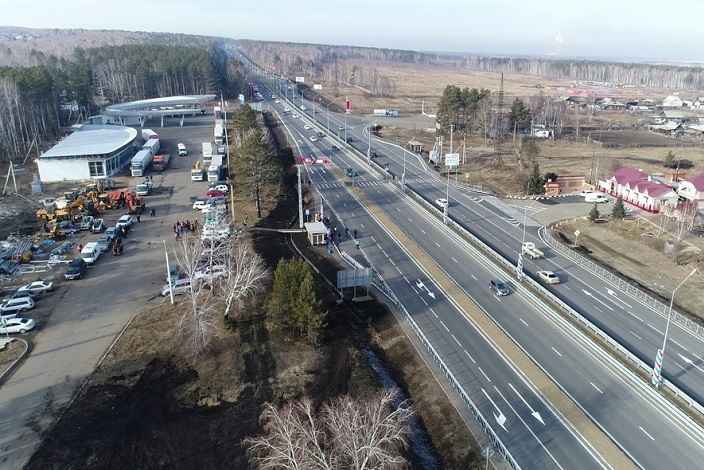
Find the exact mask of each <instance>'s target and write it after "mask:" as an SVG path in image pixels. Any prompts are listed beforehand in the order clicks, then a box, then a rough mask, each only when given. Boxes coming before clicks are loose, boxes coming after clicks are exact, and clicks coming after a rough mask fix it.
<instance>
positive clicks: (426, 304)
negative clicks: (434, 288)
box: [420, 297, 450, 331]
mask: <svg viewBox="0 0 704 470" xmlns="http://www.w3.org/2000/svg"><path fill="white" fill-rule="evenodd" d="M420 300H422V301H423V303H424V304H425V306H426V307H427V306H428V302H426V301H425V299H424V298H423V297H421V298H420ZM445 329H447V327H445ZM447 331H450V330H447Z"/></svg>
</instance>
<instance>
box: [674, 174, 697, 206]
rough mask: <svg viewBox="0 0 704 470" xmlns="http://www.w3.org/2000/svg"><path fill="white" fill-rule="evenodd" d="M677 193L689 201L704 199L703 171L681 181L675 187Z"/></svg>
mask: <svg viewBox="0 0 704 470" xmlns="http://www.w3.org/2000/svg"><path fill="white" fill-rule="evenodd" d="M677 194H679V195H680V196H681V197H683V198H685V199H688V200H690V201H702V200H704V172H702V173H699V174H698V175H697V176H695V177H694V178H692V179H685V180H683V181H681V182H680V185H679V187H678V188H677Z"/></svg>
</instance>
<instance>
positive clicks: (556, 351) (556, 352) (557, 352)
mask: <svg viewBox="0 0 704 470" xmlns="http://www.w3.org/2000/svg"><path fill="white" fill-rule="evenodd" d="M550 349H552V350H553V351H555V354H557V355H558V356H560V357H562V354H560V353H559V351H558V350H557V349H555V348H553V347H551V348H550Z"/></svg>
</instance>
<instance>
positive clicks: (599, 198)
mask: <svg viewBox="0 0 704 470" xmlns="http://www.w3.org/2000/svg"><path fill="white" fill-rule="evenodd" d="M584 202H594V203H600V202H603V203H607V202H609V198H608V197H606V196H604V195H603V194H599V193H590V194H587V195H586V196H584Z"/></svg>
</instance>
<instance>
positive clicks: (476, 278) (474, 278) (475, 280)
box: [470, 274, 479, 281]
mask: <svg viewBox="0 0 704 470" xmlns="http://www.w3.org/2000/svg"><path fill="white" fill-rule="evenodd" d="M470 276H472V279H474V280H475V281H478V280H479V279H477V278H476V277H474V274H470Z"/></svg>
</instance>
